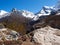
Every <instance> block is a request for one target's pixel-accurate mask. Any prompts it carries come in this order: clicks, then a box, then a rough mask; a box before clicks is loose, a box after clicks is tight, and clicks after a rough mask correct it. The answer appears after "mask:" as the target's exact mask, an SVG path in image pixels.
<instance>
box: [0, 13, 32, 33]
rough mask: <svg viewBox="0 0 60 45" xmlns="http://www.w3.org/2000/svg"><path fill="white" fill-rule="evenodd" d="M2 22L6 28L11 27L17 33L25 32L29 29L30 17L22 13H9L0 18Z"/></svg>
mask: <svg viewBox="0 0 60 45" xmlns="http://www.w3.org/2000/svg"><path fill="white" fill-rule="evenodd" d="M1 20H2V21H0V23H2V24H3V25H4V26H5V27H6V28H9V29H13V30H15V31H17V32H19V33H22V34H25V33H26V32H27V30H30V29H31V28H30V26H29V25H28V22H29V21H30V19H27V18H25V17H23V16H22V15H18V14H14V13H11V14H10V16H8V17H5V18H2V19H1Z"/></svg>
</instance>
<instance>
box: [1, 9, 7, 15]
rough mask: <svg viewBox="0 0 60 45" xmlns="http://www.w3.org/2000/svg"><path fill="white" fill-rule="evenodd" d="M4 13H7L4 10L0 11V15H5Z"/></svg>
mask: <svg viewBox="0 0 60 45" xmlns="http://www.w3.org/2000/svg"><path fill="white" fill-rule="evenodd" d="M6 13H8V12H6V11H4V10H0V15H4V14H6Z"/></svg>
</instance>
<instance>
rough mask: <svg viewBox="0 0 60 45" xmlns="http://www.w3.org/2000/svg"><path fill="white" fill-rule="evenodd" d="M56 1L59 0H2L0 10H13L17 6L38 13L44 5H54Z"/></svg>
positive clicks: (0, 0)
mask: <svg viewBox="0 0 60 45" xmlns="http://www.w3.org/2000/svg"><path fill="white" fill-rule="evenodd" d="M56 2H57V0H0V10H6V11H11V9H12V8H17V9H19V10H28V11H31V12H33V13H36V12H38V11H40V10H41V9H42V7H43V6H45V5H47V6H53V5H55V4H56Z"/></svg>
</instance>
